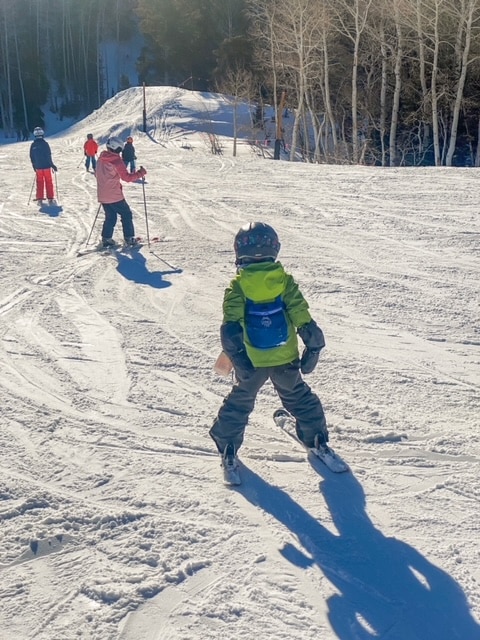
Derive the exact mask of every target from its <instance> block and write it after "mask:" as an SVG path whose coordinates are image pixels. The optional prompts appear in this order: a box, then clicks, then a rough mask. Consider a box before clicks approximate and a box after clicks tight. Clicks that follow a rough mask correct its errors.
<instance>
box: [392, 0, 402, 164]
mask: <svg viewBox="0 0 480 640" xmlns="http://www.w3.org/2000/svg"><path fill="white" fill-rule="evenodd" d="M393 18H394V21H395V32H396V38H397V42H396V47H395V54H394V59H395V65H394V76H395V88H394V91H393V100H392V115H391V118H390V140H389V155H390V166H391V167H394V166H396V164H397V127H398V112H399V107H400V92H401V89H402V58H403V33H402V24H401V21H400V0H393Z"/></svg>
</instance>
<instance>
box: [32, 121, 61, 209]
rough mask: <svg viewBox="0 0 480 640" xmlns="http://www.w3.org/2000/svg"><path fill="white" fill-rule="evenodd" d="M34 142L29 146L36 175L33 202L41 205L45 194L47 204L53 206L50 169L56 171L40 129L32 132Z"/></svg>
mask: <svg viewBox="0 0 480 640" xmlns="http://www.w3.org/2000/svg"><path fill="white" fill-rule="evenodd" d="M33 135H34V138H35V140H34V141H33V142H32V144H31V145H30V161H31V163H32V167H33V169H34V171H35V174H36V181H37V192H36V198H35V200H36V201H37V203H38V204H39V205H41V204H42V202H43V199H44V198H45V193H46V196H47V199H48V204H54V202H55V201H54V197H55V193H54V189H53V180H52V169H53V171H56V170H57V167H56V166H55V165H54V164H53V160H52V152H51V150H50V145H49V144H48V142H47V141H46V140H45V139H44V135H45V132H44V131H43V129H42V128H41V127H35V129H34V130H33Z"/></svg>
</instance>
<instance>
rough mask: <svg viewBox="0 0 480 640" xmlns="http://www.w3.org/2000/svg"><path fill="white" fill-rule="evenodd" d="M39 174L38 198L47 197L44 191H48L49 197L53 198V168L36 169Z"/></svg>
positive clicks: (49, 198)
mask: <svg viewBox="0 0 480 640" xmlns="http://www.w3.org/2000/svg"><path fill="white" fill-rule="evenodd" d="M35 173H36V174H37V200H43V198H45V195H44V192H45V189H46V191H47V198H48V200H51V199H52V198H53V197H54V196H53V180H52V170H51V169H36V170H35Z"/></svg>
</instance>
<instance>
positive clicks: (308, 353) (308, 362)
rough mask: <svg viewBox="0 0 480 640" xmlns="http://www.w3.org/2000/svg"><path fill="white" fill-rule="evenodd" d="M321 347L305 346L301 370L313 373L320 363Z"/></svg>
mask: <svg viewBox="0 0 480 640" xmlns="http://www.w3.org/2000/svg"><path fill="white" fill-rule="evenodd" d="M319 357H320V349H309V348H308V347H305V349H304V350H303V353H302V359H301V360H300V371H301V372H302V373H312V371H313V370H314V369H315V367H316V366H317V363H318V359H319Z"/></svg>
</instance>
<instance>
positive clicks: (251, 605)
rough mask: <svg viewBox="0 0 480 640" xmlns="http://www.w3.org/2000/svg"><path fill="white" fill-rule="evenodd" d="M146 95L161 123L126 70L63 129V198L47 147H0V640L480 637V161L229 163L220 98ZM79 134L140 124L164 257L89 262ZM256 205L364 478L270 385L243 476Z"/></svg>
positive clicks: (142, 158) (330, 414) (56, 142)
mask: <svg viewBox="0 0 480 640" xmlns="http://www.w3.org/2000/svg"><path fill="white" fill-rule="evenodd" d="M149 96H150V98H149V100H150V102H149V112H148V123H149V127H150V128H149V132H148V135H147V136H144V135H142V134H141V133H140V132H139V130H138V129H137V127H138V126H139V125H140V123H141V118H139V114H140V115H141V112H142V102H141V90H137V89H131V90H128V91H127V92H124V93H122V94H119V95H117V96H115V97H114V98H112V99H111V100H110V101H109V102H108V103H107V104H106V105H105V106H104V107H102V108H101V109H99V110H98V111H96V112H94V113H93V114H92V115H91V116H89V117H88V118H86V119H85V121H83V122H81V123H79V124H77V125H75V126H74V127H71V128H70V129H68V130H66V131H65V132H63V133H60V134H57V135H55V136H52V137H51V138H49V142H50V144H51V147H52V151H53V158H54V161H55V163H56V164H57V166H58V167H59V171H58V174H57V179H58V189H59V193H58V200H59V204H60V205H61V211H58V210H54V209H52V210H50V211H49V210H48V209H45V211H39V210H38V209H37V207H36V206H35V204H34V203H30V204H27V202H28V194H29V192H30V189H31V186H32V178H33V176H32V171H31V168H30V164H29V161H28V148H29V143H16V144H11V145H8V146H5V147H2V148H1V150H0V169H2V172H1V175H2V178H1V180H2V185H3V189H2V194H3V195H2V196H0V262H1V271H2V288H1V291H0V359H1V364H2V366H1V368H0V402H1V407H2V414H1V425H2V428H1V429H0V452H1V453H0V456H1V462H0V530H1V532H2V542H3V544H2V547H1V553H0V572H1V578H2V579H1V581H0V629H1V634H0V636H1V638H2V640H4V639H5V640H10V639H12V640H13V638H16V639H17V638H18V639H21V640H70V639H71V640H73V639H75V638H82V639H91V640H167V639H168V640H191V639H192V638H199V639H204V638H208V639H209V640H217V639H218V640H223V639H224V638H228V639H229V640H237V639H238V640H240V639H241V640H247V639H248V640H253V639H254V638H255V639H256V640H257V639H258V640H262V639H263V638H269V639H272V640H294V639H295V640H296V639H297V638H303V639H305V640H309V639H311V640H314V639H315V640H318V639H319V638H320V639H321V640H335V639H337V638H338V639H341V640H364V639H365V640H366V639H369V638H381V639H382V640H430V639H435V640H456V639H458V640H476V639H478V638H480V624H479V619H480V586H479V582H480V569H479V566H480V565H479V552H478V539H479V537H480V523H479V513H480V510H479V498H480V484H479V482H480V481H479V475H480V474H479V456H480V435H479V430H478V427H479V418H478V416H479V415H480V374H479V371H480V368H479V364H480V329H479V324H478V319H479V299H480V296H479V293H480V291H479V290H480V285H479V282H480V267H479V264H480V263H479V247H480V244H479V242H480V226H479V220H478V197H477V190H478V170H477V169H468V170H467V169H465V170H463V169H442V170H436V169H388V170H386V169H378V168H370V167H344V166H316V165H306V164H302V163H286V162H271V161H269V160H263V159H261V158H260V157H259V156H256V155H255V154H254V153H252V152H251V151H250V150H249V149H248V147H246V146H243V147H240V148H241V150H242V153H241V154H240V156H239V157H238V158H235V159H234V158H232V156H231V143H230V141H229V140H227V139H224V138H221V137H220V138H219V140H220V142H221V144H222V145H223V147H224V153H223V155H218V156H213V155H210V154H209V149H208V144H207V143H206V142H205V135H206V134H207V133H209V132H211V130H212V129H211V127H212V122H221V123H225V122H226V121H227V120H226V119H228V117H229V114H230V111H231V107H229V106H228V104H227V103H226V101H224V100H223V99H220V97H219V96H213V95H209V94H195V93H194V92H188V91H184V90H179V89H175V88H157V89H149ZM112 123H114V124H112ZM219 126H220V125H219ZM222 126H226V125H225V124H222ZM197 130H198V131H199V133H197V132H196V131H197ZM87 132H93V133H94V135H95V137H98V138H101V139H102V140H104V139H105V138H106V137H107V136H108V135H120V136H123V135H127V134H128V133H130V132H133V135H134V139H135V146H136V149H137V156H138V158H139V164H143V165H144V166H145V167H146V168H147V170H148V174H147V176H146V183H145V194H146V203H144V201H143V192H142V188H141V185H140V184H128V185H125V186H124V191H125V195H126V198H127V200H128V202H129V203H130V205H131V207H132V209H133V211H134V219H135V224H136V232H137V233H138V234H139V235H141V236H142V237H146V225H145V204H146V207H147V211H148V224H149V232H150V236H151V237H154V236H161V238H162V240H161V242H158V243H155V244H152V245H151V247H150V250H149V248H148V247H147V246H143V247H142V248H140V249H138V250H132V251H130V250H127V251H123V250H118V251H112V252H110V253H108V254H100V253H91V254H87V255H85V256H82V257H77V253H78V252H79V250H81V249H82V248H84V247H85V241H86V239H87V237H88V235H89V233H90V230H91V227H92V223H93V220H94V218H95V215H96V213H97V211H98V204H97V201H96V189H95V179H94V177H93V175H92V174H90V173H87V172H86V171H85V169H84V166H83V163H80V166H79V162H80V160H81V154H82V151H81V149H82V144H83V141H84V139H85V137H86V134H87ZM206 137H207V139H208V136H206ZM102 218H103V216H102V213H100V215H99V219H98V220H97V223H96V226H95V229H94V233H93V234H92V240H91V244H92V245H93V244H94V243H96V242H97V241H98V238H99V234H100V227H101V221H102ZM256 219H258V220H264V221H266V222H268V223H270V224H272V225H273V226H275V228H276V229H277V231H278V233H279V236H280V240H281V242H282V250H281V254H280V259H281V260H282V262H283V263H284V265H285V267H286V268H287V270H289V271H291V272H292V273H293V274H294V276H295V278H296V280H297V281H298V282H299V284H300V286H301V289H302V291H303V292H304V294H305V295H306V297H307V299H308V301H309V303H310V307H311V311H312V315H313V316H314V317H315V318H316V319H317V321H318V322H319V324H320V325H321V326H322V328H323V329H324V332H325V335H326V339H327V349H326V350H325V352H324V353H322V356H321V360H320V364H319V366H318V368H317V369H316V371H315V372H314V373H313V374H312V375H311V376H308V378H307V382H308V383H309V384H310V385H311V386H312V387H313V388H314V389H315V390H317V391H318V392H319V395H320V397H321V399H322V402H323V404H324V407H325V411H326V415H327V421H328V423H329V427H330V441H331V444H332V446H333V447H334V448H335V449H336V450H337V451H338V452H339V453H340V454H341V455H342V457H344V458H345V460H347V461H348V464H349V466H350V467H351V473H348V474H342V475H341V476H335V475H334V474H332V473H329V472H328V471H327V470H326V469H322V468H321V467H318V464H317V465H316V466H315V468H313V467H312V466H310V464H309V462H308V461H307V459H306V456H305V455H304V453H303V451H302V450H301V449H300V448H299V447H298V448H296V446H295V444H294V443H292V442H291V439H290V438H288V437H287V436H285V435H283V434H282V433H281V431H280V430H279V429H278V427H275V426H274V424H273V420H272V417H271V416H272V413H273V410H274V409H275V408H276V407H277V406H278V401H277V398H276V396H275V394H274V392H273V389H272V387H271V386H269V385H267V386H266V387H265V388H264V389H263V390H262V391H261V393H260V395H259V398H258V402H257V405H256V408H255V410H254V412H253V413H252V416H251V421H250V425H249V427H248V429H247V432H246V437H245V443H244V446H243V447H242V450H241V452H240V457H241V462H242V465H241V472H242V478H243V484H242V485H241V486H240V487H238V488H235V489H229V488H226V487H225V486H224V485H223V482H222V479H221V472H220V463H219V458H218V456H217V455H216V452H215V450H214V447H213V444H212V441H211V440H210V438H209V436H208V429H209V427H210V425H211V422H212V420H213V417H214V416H215V414H216V411H217V410H218V407H219V406H220V404H221V402H222V400H223V398H224V396H225V395H226V393H228V391H229V389H230V385H231V380H230V379H227V378H225V379H224V378H219V377H217V376H216V375H215V374H214V372H213V370H212V366H213V362H214V361H215V358H216V356H217V355H218V351H219V350H220V345H219V339H218V330H219V325H220V322H221V303H222V297H223V292H224V289H225V287H226V286H227V285H228V283H229V281H230V279H231V277H232V276H233V274H234V256H233V252H232V242H233V237H234V234H235V233H236V231H237V230H238V228H239V226H240V225H241V224H243V223H244V222H247V221H251V220H256ZM116 235H117V236H118V238H120V230H119V228H118V229H117V230H116Z"/></svg>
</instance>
